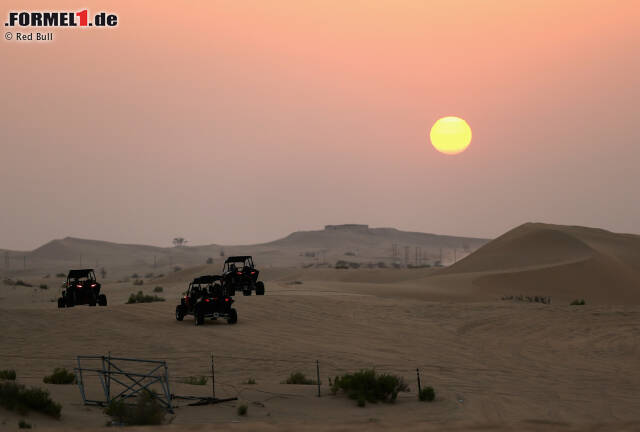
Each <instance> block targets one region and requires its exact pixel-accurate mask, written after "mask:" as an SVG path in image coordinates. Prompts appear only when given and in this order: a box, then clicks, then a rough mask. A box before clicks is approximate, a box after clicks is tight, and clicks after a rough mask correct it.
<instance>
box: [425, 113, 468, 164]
mask: <svg viewBox="0 0 640 432" xmlns="http://www.w3.org/2000/svg"><path fill="white" fill-rule="evenodd" d="M470 143H471V127H469V124H468V123H467V122H466V121H464V120H463V119H461V118H460V117H442V118H441V119H439V120H438V121H436V122H435V123H434V124H433V127H432V128H431V144H433V147H435V149H436V150H438V151H439V152H440V153H444V154H448V155H455V154H458V153H462V152H463V151H465V150H466V149H467V147H469V144H470Z"/></svg>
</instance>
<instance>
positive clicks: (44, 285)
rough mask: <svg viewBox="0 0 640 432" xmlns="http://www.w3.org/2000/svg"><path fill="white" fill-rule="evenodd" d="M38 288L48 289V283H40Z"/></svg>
mask: <svg viewBox="0 0 640 432" xmlns="http://www.w3.org/2000/svg"><path fill="white" fill-rule="evenodd" d="M40 289H43V290H46V289H49V285H47V284H40Z"/></svg>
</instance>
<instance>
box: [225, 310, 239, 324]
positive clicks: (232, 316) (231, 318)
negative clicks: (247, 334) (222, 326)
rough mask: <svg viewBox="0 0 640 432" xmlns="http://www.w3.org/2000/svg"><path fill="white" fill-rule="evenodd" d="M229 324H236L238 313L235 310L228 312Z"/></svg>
mask: <svg viewBox="0 0 640 432" xmlns="http://www.w3.org/2000/svg"><path fill="white" fill-rule="evenodd" d="M227 322H228V323H229V324H235V323H237V322H238V312H237V311H236V310H235V309H233V308H232V309H231V310H230V311H229V318H227Z"/></svg>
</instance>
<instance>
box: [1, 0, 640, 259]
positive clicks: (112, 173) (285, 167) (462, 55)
mask: <svg viewBox="0 0 640 432" xmlns="http://www.w3.org/2000/svg"><path fill="white" fill-rule="evenodd" d="M84 8H87V9H89V13H90V14H91V13H97V12H99V11H102V10H104V11H107V12H111V13H116V14H117V15H118V18H119V23H120V24H119V26H118V27H117V28H115V29H97V28H91V29H79V28H73V29H58V28H54V29H41V30H40V31H51V32H53V33H54V41H52V42H41V43H35V42H19V41H15V40H12V41H6V40H5V39H4V38H2V40H0V62H1V68H0V70H1V72H0V73H1V74H2V75H1V76H2V80H0V94H1V95H2V104H1V105H0V145H1V150H2V151H1V153H0V163H1V164H2V168H1V170H0V194H1V195H0V196H1V198H2V200H1V203H2V204H1V206H2V212H1V214H2V220H1V221H2V223H0V248H10V249H32V248H34V247H37V246H39V245H40V244H42V243H44V242H47V241H49V240H51V239H53V238H60V237H65V236H67V235H71V236H75V237H85V238H95V239H102V240H110V241H118V242H129V243H149V244H156V245H170V242H171V239H172V238H173V237H175V236H183V237H185V238H187V239H188V240H190V241H191V242H192V243H194V244H203V243H213V242H216V243H223V244H239V243H254V242H261V241H268V240H272V239H275V238H278V237H281V236H283V235H285V234H288V233H289V232H291V231H294V230H298V229H317V228H320V227H322V226H323V225H324V224H331V223H368V224H370V225H372V226H392V227H397V228H401V229H406V230H415V231H426V232H435V233H442V234H455V235H470V236H481V237H493V236H497V235H499V234H501V233H502V232H504V231H506V230H508V229H509V228H512V227H513V226H515V225H518V224H520V223H523V222H527V221H543V222H552V223H562V224H576V225H589V226H598V227H602V228H606V229H611V230H614V231H622V232H634V233H640V199H638V186H639V185H640V180H639V175H638V166H639V164H640V149H639V147H638V144H640V132H639V130H638V128H639V124H640V25H639V24H638V23H639V22H640V3H639V2H638V1H615V2H614V1H601V0H600V1H591V0H582V1H555V0H554V1H545V0H539V1H513V0H504V1H498V0H482V1H481V0H467V1H450V0H447V1H398V0H396V1H348V0H346V1H344V0H343V1H327V0H324V1H298V0H295V1H293V0H291V1H238V0H233V1H231V0H230V1H201V2H196V1H189V2H159V1H154V2H152V1H146V2H143V1H135V2H92V1H87V0H83V1H82V2H80V3H78V2H74V1H66V0H60V1H55V2H51V1H48V2H38V1H30V2H22V1H5V2H3V3H2V6H1V7H0V21H1V22H3V23H4V22H5V21H7V16H8V13H9V11H22V10H27V11H37V10H60V11H65V10H68V11H79V10H82V9H84ZM2 29H3V32H4V31H6V30H7V29H8V28H7V27H2ZM12 31H23V32H29V31H37V30H36V29H19V28H14V29H12ZM447 115H456V116H459V117H462V118H464V119H465V120H466V121H467V122H468V123H469V125H470V126H471V128H472V129H473V141H472V143H471V146H470V147H469V148H468V149H467V150H466V151H465V152H463V153H461V154H459V155H456V156H447V155H443V154H440V153H437V152H436V151H435V150H434V149H433V148H432V147H431V145H430V143H429V130H430V128H431V126H432V124H433V123H434V122H435V121H436V120H437V119H438V118H440V117H443V116H447Z"/></svg>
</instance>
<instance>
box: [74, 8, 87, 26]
mask: <svg viewBox="0 0 640 432" xmlns="http://www.w3.org/2000/svg"><path fill="white" fill-rule="evenodd" d="M76 16H77V17H78V18H80V26H81V27H85V26H86V25H87V10H86V9H85V10H83V11H82V12H76Z"/></svg>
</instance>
